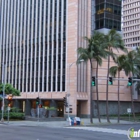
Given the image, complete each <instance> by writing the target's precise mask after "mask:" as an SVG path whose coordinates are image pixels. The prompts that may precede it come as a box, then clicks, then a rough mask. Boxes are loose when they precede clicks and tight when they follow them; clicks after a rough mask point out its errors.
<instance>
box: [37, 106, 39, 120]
mask: <svg viewBox="0 0 140 140" xmlns="http://www.w3.org/2000/svg"><path fill="white" fill-rule="evenodd" d="M37 112H38V113H37V114H38V122H39V105H38V107H37Z"/></svg>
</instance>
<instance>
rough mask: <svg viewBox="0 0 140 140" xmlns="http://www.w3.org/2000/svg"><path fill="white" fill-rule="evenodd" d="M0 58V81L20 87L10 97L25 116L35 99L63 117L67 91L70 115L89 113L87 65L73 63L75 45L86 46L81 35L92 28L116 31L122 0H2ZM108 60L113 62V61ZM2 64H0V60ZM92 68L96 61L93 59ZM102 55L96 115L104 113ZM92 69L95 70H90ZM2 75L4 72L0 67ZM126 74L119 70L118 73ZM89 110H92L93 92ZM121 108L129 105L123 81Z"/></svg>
mask: <svg viewBox="0 0 140 140" xmlns="http://www.w3.org/2000/svg"><path fill="white" fill-rule="evenodd" d="M0 13H1V14H0V16H1V17H0V19H1V20H0V63H1V64H5V66H6V69H5V81H6V83H11V84H12V85H13V86H14V87H15V88H17V89H19V90H20V91H21V96H19V97H13V103H12V106H18V107H19V108H20V109H22V111H23V112H25V113H26V115H30V114H31V109H36V108H37V105H36V99H37V97H39V99H40V104H42V105H43V106H44V107H46V108H47V107H55V108H57V111H56V112H55V114H52V116H60V117H62V116H65V115H67V113H66V108H65V107H64V103H63V98H64V97H65V96H66V95H67V96H68V101H69V105H70V110H71V111H70V115H71V116H80V117H82V116H83V117H85V116H89V114H90V84H91V83H90V78H91V77H92V76H94V75H92V76H91V75H90V65H89V63H86V62H81V64H78V65H76V61H77V58H78V56H77V48H78V47H84V48H85V47H86V46H87V42H86V41H85V40H84V39H83V37H84V36H87V37H90V36H91V34H92V33H93V31H94V30H99V31H101V32H104V33H107V32H108V30H109V29H112V28H115V29H117V30H118V31H121V2H120V1H112V0H106V1H105V0H96V1H94V0H18V1H16V0H10V1H6V0H1V3H0ZM111 65H113V61H112V64H111ZM1 66H2V65H1ZM93 66H94V67H93V71H94V72H95V66H96V63H95V62H94V61H93ZM106 73H107V60H105V61H104V63H103V65H102V67H99V79H98V80H99V100H100V110H101V114H102V115H104V114H106V112H105V103H106V79H105V78H106ZM94 74H95V73H94ZM1 75H3V72H2V67H1ZM121 76H122V77H125V75H124V73H123V72H122V73H121ZM117 88H118V87H117V81H114V82H113V85H111V86H109V107H110V109H109V113H110V114H115V113H117ZM92 90H93V102H94V104H93V110H94V115H95V116H96V115H97V106H96V91H95V87H92ZM120 100H121V101H122V102H121V105H122V106H121V108H122V109H121V113H127V107H129V106H130V88H128V87H127V80H126V81H121V84H120Z"/></svg>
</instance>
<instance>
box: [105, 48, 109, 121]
mask: <svg viewBox="0 0 140 140" xmlns="http://www.w3.org/2000/svg"><path fill="white" fill-rule="evenodd" d="M109 52H110V47H109ZM109 67H110V56H108V67H107V68H108V69H107V81H106V117H107V122H109V123H110V119H109V114H108V78H109Z"/></svg>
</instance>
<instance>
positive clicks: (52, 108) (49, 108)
mask: <svg viewBox="0 0 140 140" xmlns="http://www.w3.org/2000/svg"><path fill="white" fill-rule="evenodd" d="M45 108H46V109H47V110H57V108H56V107H54V106H52V107H45Z"/></svg>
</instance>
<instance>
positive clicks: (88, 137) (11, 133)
mask: <svg viewBox="0 0 140 140" xmlns="http://www.w3.org/2000/svg"><path fill="white" fill-rule="evenodd" d="M130 127H133V128H135V129H137V130H138V129H139V128H140V125H138V124H136V125H108V126H95V127H81V126H79V127H65V128H55V127H44V126H14V125H4V124H2V125H0V140H127V139H128V137H127V135H126V134H124V133H123V132H127V130H128V129H129V128H130Z"/></svg>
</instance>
